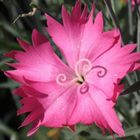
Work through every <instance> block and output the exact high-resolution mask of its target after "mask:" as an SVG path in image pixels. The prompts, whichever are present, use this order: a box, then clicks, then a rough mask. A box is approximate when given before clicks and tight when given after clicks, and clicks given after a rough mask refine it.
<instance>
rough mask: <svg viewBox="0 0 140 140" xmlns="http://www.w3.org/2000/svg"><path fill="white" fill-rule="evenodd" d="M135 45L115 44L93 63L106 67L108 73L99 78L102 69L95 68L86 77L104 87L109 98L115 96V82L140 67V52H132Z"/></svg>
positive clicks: (90, 81)
mask: <svg viewBox="0 0 140 140" xmlns="http://www.w3.org/2000/svg"><path fill="white" fill-rule="evenodd" d="M135 47H136V46H135V45H127V46H124V47H123V48H121V47H120V46H116V45H114V46H113V47H112V48H111V49H109V50H108V51H106V53H104V54H103V55H101V56H100V57H99V58H98V59H97V60H96V61H94V63H93V65H94V66H96V65H98V66H102V67H104V68H105V69H106V70H107V73H106V75H105V76H104V77H102V78H99V77H98V75H97V73H98V72H99V71H100V70H101V69H98V68H97V69H93V70H92V71H91V72H90V73H89V74H88V75H87V77H86V78H87V79H86V80H87V82H89V83H91V84H93V85H96V86H97V87H99V88H100V89H102V90H103V91H104V92H105V94H106V96H107V98H112V97H113V96H114V84H118V83H119V81H118V80H119V79H122V78H123V77H124V76H125V75H126V74H127V73H128V72H130V71H133V70H135V69H137V68H139V67H140V63H138V61H139V60H140V54H139V53H132V51H133V50H134V49H135ZM110 58H111V59H110ZM136 64H137V66H136V67H135V65H136ZM133 65H134V66H133ZM132 66H133V68H132ZM130 68H131V69H130ZM106 85H109V86H106ZM115 94H116V93H115Z"/></svg>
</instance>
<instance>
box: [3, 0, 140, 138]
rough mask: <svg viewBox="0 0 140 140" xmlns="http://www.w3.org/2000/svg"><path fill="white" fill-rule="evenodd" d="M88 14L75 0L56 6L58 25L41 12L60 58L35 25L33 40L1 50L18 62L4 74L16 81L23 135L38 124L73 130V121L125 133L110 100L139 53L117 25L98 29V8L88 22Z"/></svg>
mask: <svg viewBox="0 0 140 140" xmlns="http://www.w3.org/2000/svg"><path fill="white" fill-rule="evenodd" d="M93 13H94V6H92V10H91V12H90V13H89V14H88V12H87V6H86V5H85V7H84V9H83V10H82V9H81V3H80V2H79V1H78V2H77V3H76V5H75V6H74V7H73V9H72V12H71V14H69V13H68V12H67V10H66V9H65V7H64V6H63V7H62V20H63V24H61V23H59V22H57V21H56V20H55V19H53V18H52V17H50V16H49V15H47V14H46V18H47V25H48V26H47V28H46V30H47V31H48V33H49V34H50V36H51V37H52V40H53V41H54V43H55V44H56V45H57V47H58V48H59V50H60V52H61V54H62V55H63V59H62V60H61V59H60V58H59V57H58V56H57V55H56V54H55V52H54V50H53V48H52V46H51V45H50V43H49V41H48V40H47V39H46V37H45V36H44V35H42V34H40V33H39V32H38V31H37V30H34V31H33V33H32V43H33V45H30V44H28V43H27V42H25V41H22V40H19V39H18V41H19V44H20V46H21V47H22V48H23V50H24V51H12V52H10V53H7V56H10V57H12V58H14V59H16V60H17V61H18V62H17V63H14V64H10V65H11V66H12V67H14V68H15V70H9V71H7V72H5V74H6V75H7V76H8V77H10V78H12V79H14V80H16V81H18V82H20V83H21V87H19V88H18V89H16V90H15V91H14V93H15V94H17V95H19V96H21V97H22V99H21V101H20V102H21V104H23V106H22V108H20V109H19V110H18V114H23V113H26V112H30V114H29V115H28V116H27V118H26V119H25V120H24V122H23V123H22V125H21V126H25V125H28V124H32V127H31V129H30V131H29V133H28V135H32V134H33V133H34V132H36V130H37V129H38V128H39V127H40V126H46V127H64V126H69V127H70V128H72V129H73V128H74V126H75V125H76V124H78V123H82V124H85V125H90V124H93V123H95V124H96V125H97V126H99V127H100V128H101V129H102V131H103V132H105V130H106V129H107V130H109V131H110V133H113V132H115V133H117V134H118V135H119V136H124V135H125V134H124V130H123V128H122V125H121V123H120V121H119V119H118V117H117V115H116V113H115V111H114V105H115V104H116V100H117V98H118V96H119V94H120V92H121V90H122V89H123V86H122V85H120V84H119V83H120V80H121V79H122V78H124V76H126V74H127V73H128V72H131V71H133V70H136V69H138V68H139V66H140V64H139V60H140V54H139V53H135V52H133V50H134V49H135V47H136V45H134V44H129V45H125V46H123V47H122V46H121V36H120V32H119V30H118V29H113V30H111V31H106V32H104V31H103V17H102V12H99V13H97V15H96V17H95V18H94V22H93Z"/></svg>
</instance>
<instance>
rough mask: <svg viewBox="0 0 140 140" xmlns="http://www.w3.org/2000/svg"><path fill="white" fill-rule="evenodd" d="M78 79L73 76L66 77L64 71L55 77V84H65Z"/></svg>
mask: <svg viewBox="0 0 140 140" xmlns="http://www.w3.org/2000/svg"><path fill="white" fill-rule="evenodd" d="M77 80H78V78H77V77H76V78H74V79H72V80H71V79H68V78H67V76H66V75H65V74H64V73H61V74H58V75H57V77H56V82H57V84H59V85H61V86H67V85H69V84H71V83H73V82H76V81H77Z"/></svg>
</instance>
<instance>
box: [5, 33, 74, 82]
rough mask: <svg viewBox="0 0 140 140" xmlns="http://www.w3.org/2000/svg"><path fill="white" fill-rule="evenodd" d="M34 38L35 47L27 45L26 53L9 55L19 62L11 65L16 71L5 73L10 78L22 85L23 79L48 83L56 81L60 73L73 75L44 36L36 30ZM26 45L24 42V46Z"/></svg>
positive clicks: (15, 52) (17, 52) (18, 52)
mask: <svg viewBox="0 0 140 140" xmlns="http://www.w3.org/2000/svg"><path fill="white" fill-rule="evenodd" d="M32 38H33V44H34V46H33V47H32V46H29V47H27V45H25V46H26V47H25V48H26V49H25V51H12V52H11V53H7V56H10V57H12V58H14V59H16V60H17V61H18V62H17V63H14V64H10V66H12V67H14V68H16V70H10V71H7V72H5V74H6V75H7V76H8V77H11V78H13V79H14V80H16V81H19V82H22V83H25V81H24V79H23V77H26V78H27V79H30V80H33V81H45V82H47V81H51V80H55V79H56V76H57V75H58V74H59V73H64V72H65V73H67V72H68V73H71V71H70V69H69V68H68V67H67V66H66V65H65V64H64V63H63V62H62V61H61V60H60V59H59V58H58V56H57V55H56V54H55V52H54V51H53V49H52V47H51V46H50V44H49V42H48V41H46V42H44V41H45V37H44V36H43V35H41V34H40V33H39V32H37V31H36V30H34V31H33V37H32ZM20 42H21V41H20ZM20 44H21V43H20ZM24 44H25V43H23V42H22V45H24Z"/></svg>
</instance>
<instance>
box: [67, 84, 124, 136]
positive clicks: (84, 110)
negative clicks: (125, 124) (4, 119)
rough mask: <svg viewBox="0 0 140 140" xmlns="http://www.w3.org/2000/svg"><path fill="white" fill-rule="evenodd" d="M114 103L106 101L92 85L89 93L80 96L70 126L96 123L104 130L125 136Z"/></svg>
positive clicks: (102, 94) (100, 92)
mask: <svg viewBox="0 0 140 140" xmlns="http://www.w3.org/2000/svg"><path fill="white" fill-rule="evenodd" d="M113 105H114V103H113V102H112V101H111V100H110V101H109V100H106V96H105V95H104V93H102V91H100V90H99V89H97V88H96V87H93V86H92V85H90V88H89V93H88V92H87V93H85V94H80V93H79V94H78V98H77V104H76V107H75V109H74V111H73V113H72V116H71V118H70V119H69V125H72V124H77V123H83V124H87V125H89V124H92V123H95V124H96V125H98V126H99V127H100V128H101V129H102V130H105V129H108V130H109V131H110V132H111V133H112V131H114V132H115V133H117V134H118V135H119V136H124V135H125V134H124V130H123V128H122V125H121V123H120V121H119V120H118V118H117V115H116V113H115V112H114V109H113Z"/></svg>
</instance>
